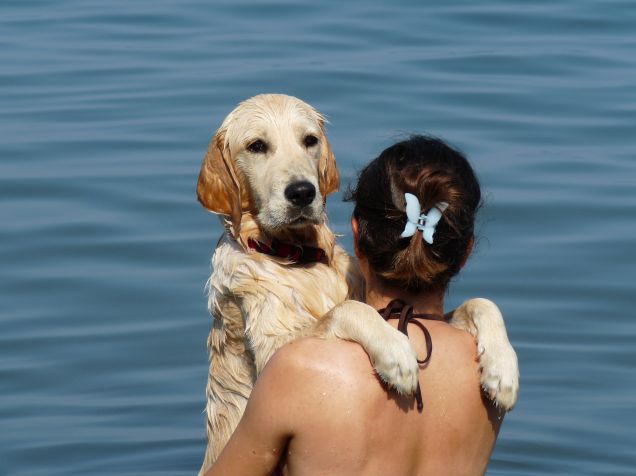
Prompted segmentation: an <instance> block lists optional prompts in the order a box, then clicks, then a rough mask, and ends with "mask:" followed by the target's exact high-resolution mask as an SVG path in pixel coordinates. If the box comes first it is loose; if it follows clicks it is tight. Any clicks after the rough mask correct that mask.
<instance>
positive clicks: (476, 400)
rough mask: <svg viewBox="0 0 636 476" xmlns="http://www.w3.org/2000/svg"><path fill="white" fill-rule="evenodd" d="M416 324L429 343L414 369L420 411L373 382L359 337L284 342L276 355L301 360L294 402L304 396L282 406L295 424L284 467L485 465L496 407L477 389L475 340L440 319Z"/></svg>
mask: <svg viewBox="0 0 636 476" xmlns="http://www.w3.org/2000/svg"><path fill="white" fill-rule="evenodd" d="M422 323H423V324H425V325H426V327H427V328H428V329H429V331H430V333H431V336H432V340H433V348H434V351H433V354H432V358H431V361H430V362H429V364H428V365H427V366H426V367H424V368H423V369H422V370H421V372H420V385H421V389H422V396H423V400H424V409H423V411H422V412H421V413H420V412H418V410H417V408H416V405H415V401H414V399H413V398H412V397H401V396H399V395H397V394H395V392H389V391H387V390H386V389H385V388H384V387H383V386H382V385H381V384H380V382H379V381H378V379H377V377H376V375H375V374H374V372H373V368H372V366H371V364H370V362H369V358H368V356H367V355H366V353H364V351H363V350H362V348H360V346H358V345H357V344H354V343H350V342H344V341H338V340H331V341H324V340H317V339H303V340H301V341H297V342H294V343H292V344H290V345H289V346H288V347H287V348H285V349H284V350H283V355H281V356H280V357H282V358H283V359H284V360H286V361H288V362H289V361H292V362H295V364H293V365H294V366H296V365H297V366H299V367H302V368H303V369H304V371H302V370H300V371H301V373H302V374H304V377H301V379H302V380H303V381H301V382H297V385H296V391H297V392H300V393H302V394H303V398H298V397H299V396H298V394H296V396H295V398H294V401H296V402H298V401H300V402H303V401H304V402H305V403H306V406H304V405H301V408H295V409H290V411H292V412H298V413H297V421H298V425H299V428H298V431H297V432H294V433H295V435H294V436H293V437H292V438H291V440H290V442H289V444H288V446H287V448H286V457H285V474H289V475H296V474H299V475H300V474H302V475H319V474H330V475H357V474H359V475H376V474H377V475H382V476H386V475H389V474H390V475H405V476H406V475H427V474H430V475H439V474H445V475H452V474H458V475H459V474H483V473H484V472H485V470H486V466H487V463H488V460H489V457H490V454H491V452H492V449H493V447H494V443H495V439H496V435H497V432H498V430H499V426H500V424H501V417H502V415H503V414H499V412H497V411H495V409H493V408H492V406H491V404H490V403H489V402H488V401H487V400H485V399H483V398H482V394H481V390H480V387H479V368H478V365H477V362H476V353H475V352H476V350H475V343H474V341H473V339H472V337H471V336H470V335H468V334H466V333H463V332H461V331H458V330H456V329H453V328H452V327H450V326H448V325H447V324H445V323H441V322H431V321H422ZM393 324H394V325H397V324H396V323H395V321H393ZM409 334H410V336H411V337H410V338H411V341H412V343H413V345H414V347H415V348H416V349H417V351H418V354H419V355H420V356H423V355H425V354H426V348H425V341H424V338H423V335H422V332H421V331H420V330H419V329H418V328H417V327H416V326H414V325H411V326H409ZM432 389H435V390H434V391H433V390H432ZM302 407H304V408H302Z"/></svg>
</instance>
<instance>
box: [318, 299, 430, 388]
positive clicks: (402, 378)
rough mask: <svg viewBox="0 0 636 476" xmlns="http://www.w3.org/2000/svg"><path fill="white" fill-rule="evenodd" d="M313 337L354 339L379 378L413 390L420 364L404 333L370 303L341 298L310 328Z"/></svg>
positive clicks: (396, 386) (395, 385)
mask: <svg viewBox="0 0 636 476" xmlns="http://www.w3.org/2000/svg"><path fill="white" fill-rule="evenodd" d="M309 334H310V335H313V336H315V337H323V338H327V337H338V338H340V339H345V340H350V341H353V342H357V343H359V344H360V345H362V347H363V348H364V350H365V351H366V352H367V354H369V358H370V359H371V363H372V364H373V367H374V368H375V370H376V372H377V373H378V375H379V376H380V378H381V379H382V380H383V381H384V382H385V383H386V384H387V385H389V386H390V387H392V388H395V389H396V390H397V391H398V392H399V393H401V394H405V395H411V394H413V393H415V389H416V388H417V382H418V374H419V366H418V363H417V356H416V354H415V350H414V349H413V347H411V343H410V342H409V339H408V337H407V336H405V335H404V334H402V333H401V332H400V331H398V330H397V329H395V328H394V327H392V326H391V325H390V324H388V323H387V322H386V321H385V320H384V319H383V318H382V316H380V315H379V314H378V312H377V311H376V310H375V309H373V308H372V307H371V306H369V305H367V304H364V303H361V302H358V301H351V300H349V301H344V302H343V303H341V304H339V305H337V306H336V307H334V308H333V309H332V310H331V311H329V312H328V313H327V314H326V315H325V316H323V317H322V318H320V319H319V320H318V321H317V323H316V324H315V325H314V326H313V327H312V328H311V329H310V330H309Z"/></svg>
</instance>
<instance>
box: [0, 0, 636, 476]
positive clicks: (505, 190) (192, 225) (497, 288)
mask: <svg viewBox="0 0 636 476" xmlns="http://www.w3.org/2000/svg"><path fill="white" fill-rule="evenodd" d="M634 25H636V3H635V2H633V1H630V0H604V1H593V0H577V1H574V0H556V1H545V0H539V1H530V0H526V1H520V0H512V1H504V0H485V1H482V2H473V1H467V0H464V1H458V2H441V1H432V2H418V1H407V0H401V1H393V2H388V1H385V2H380V1H367V2H339V1H335V0H323V1H320V2H293V1H290V0H280V1H276V2H271V3H269V2H260V1H257V0H251V1H246V0H236V1H230V0H221V1H215V2H204V1H197V0H186V1H176V0H154V1H150V0H136V1H124V0H110V1H95V0H58V1H56V2H50V1H44V0H3V1H2V2H1V3H0V474H6V475H25V476H37V475H47V476H50V475H74V474H93V475H114V474H117V475H145V474H148V475H150V474H153V475H181V474H183V475H186V474H194V473H195V472H196V471H197V470H198V468H199V465H200V462H201V460H202V457H203V450H204V444H205V443H204V417H203V414H202V411H203V408H204V399H205V395H204V387H205V381H206V371H207V356H206V349H205V340H206V336H207V333H208V331H209V328H210V324H211V320H210V318H209V316H208V315H207V311H206V307H205V297H204V292H203V285H204V283H205V280H206V278H207V276H208V274H209V258H210V255H211V253H212V250H213V248H214V245H215V243H216V240H217V237H218V235H219V233H220V229H219V226H218V222H217V220H216V219H214V218H213V217H212V216H211V215H210V214H208V213H205V212H204V210H203V209H202V208H201V207H200V206H199V204H198V203H197V201H196V199H195V193H194V190H195V182H196V178H197V175H198V169H199V167H200V163H201V161H202V158H203V155H204V153H205V150H206V147H207V142H208V140H209V139H210V137H211V135H212V133H213V132H214V130H215V128H216V127H217V126H218V125H219V124H220V122H221V121H222V119H223V117H224V116H225V115H226V114H227V113H228V112H229V111H230V110H231V109H232V108H233V107H234V106H235V105H236V103H237V102H238V101H240V100H242V99H244V98H247V97H250V96H252V95H254V94H257V93H261V92H282V93H287V94H291V95H295V96H298V97H300V98H302V99H304V100H306V101H307V102H309V103H310V104H312V105H314V106H315V107H317V108H318V109H319V110H320V111H322V112H323V113H324V114H326V115H327V116H328V118H329V120H330V127H329V137H330V140H331V144H332V146H333V149H334V151H335V153H336V157H337V160H338V163H339V166H340V169H341V172H342V176H343V182H344V183H345V184H346V183H348V182H351V181H352V180H354V179H355V176H356V172H357V171H358V170H359V169H360V168H361V166H362V165H363V164H365V163H366V162H367V161H369V160H370V159H371V158H373V157H374V156H375V155H376V154H377V153H378V152H379V151H380V150H382V149H383V148H384V147H386V146H387V145H389V144H390V143H392V142H393V141H394V140H395V139H397V138H401V137H404V135H405V134H408V133H410V132H422V131H428V132H430V133H433V134H436V135H439V136H441V137H443V138H445V139H447V140H448V141H450V142H451V143H452V144H454V145H456V146H458V147H460V148H461V149H462V150H463V151H464V152H466V154H467V155H468V156H469V157H470V158H471V159H472V161H473V163H474V165H475V168H476V169H477V172H478V174H479V176H480V179H481V181H482V183H483V186H484V189H485V191H486V199H487V200H486V206H485V207H484V209H483V211H482V215H481V219H480V226H479V236H480V239H479V241H478V245H477V250H476V253H475V255H474V256H473V259H472V261H471V262H470V263H469V265H468V266H467V268H466V269H465V271H464V273H463V274H462V276H461V277H460V278H459V279H458V280H457V282H456V283H455V284H454V285H453V287H452V289H451V291H450V294H449V303H450V304H458V303H459V302H461V301H462V300H464V299H466V298H469V297H472V296H485V297H489V298H491V299H494V300H495V301H496V302H497V303H498V304H499V305H500V307H501V308H502V310H503V312H504V315H505V316H506V319H507V324H508V329H509V334H510V338H511V340H512V342H513V344H514V345H515V347H516V349H517V351H518V354H519V358H520V364H521V372H522V391H521V397H520V400H519V403H518V406H517V408H516V409H515V410H514V411H513V412H512V413H511V414H509V415H508V417H507V418H506V421H505V423H504V426H503V429H502V431H501V434H500V437H499V441H498V444H497V447H496V450H495V452H494V454H493V458H492V462H491V465H490V468H489V474H492V475H519V476H520V475H540V474H559V475H567V474H572V475H584V474H594V475H596V474H598V475H601V474H602V475H610V474H611V475H620V474H625V475H627V474H636V430H635V429H634V427H635V426H636V375H635V370H634V369H635V366H636V346H635V345H634V342H635V340H636V322H635V321H634V305H635V304H636V285H635V278H636V251H635V245H636V238H635V237H636V220H635V219H636V28H635V27H634ZM350 211H351V210H350V204H345V203H342V201H341V194H337V195H335V196H332V197H331V198H330V201H329V213H330V217H331V223H332V225H333V227H334V229H335V230H336V231H338V232H339V233H342V234H344V235H345V236H344V237H343V239H342V241H343V243H344V244H345V245H346V246H347V247H348V248H349V249H351V241H350V236H349V232H348V219H349V215H350Z"/></svg>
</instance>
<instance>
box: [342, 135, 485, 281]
mask: <svg viewBox="0 0 636 476" xmlns="http://www.w3.org/2000/svg"><path fill="white" fill-rule="evenodd" d="M405 192H409V193H412V194H413V195H415V196H416V197H417V198H418V199H419V202H420V206H421V209H422V213H428V211H429V210H430V209H431V208H432V207H434V206H435V204H437V203H438V202H447V203H448V208H447V209H446V210H445V211H444V212H443V214H442V218H441V220H440V221H439V223H438V224H437V228H436V231H435V236H434V240H433V244H428V243H426V242H425V241H424V240H423V239H422V232H421V231H419V230H417V231H416V233H415V234H414V235H413V236H411V237H409V238H401V237H400V235H401V233H402V231H404V226H405V224H406V220H407V219H406V213H405V199H404V193H405ZM345 200H349V201H354V202H355V208H354V211H353V216H354V217H355V218H356V219H357V220H358V231H359V233H358V235H359V236H358V243H357V246H358V249H359V250H360V251H361V252H362V254H364V256H365V257H366V258H367V259H368V262H369V265H370V266H371V269H372V271H373V272H375V273H376V274H377V275H378V276H379V277H380V279H381V280H382V281H383V282H384V283H385V284H386V285H389V286H392V287H401V288H403V289H405V290H407V291H409V292H413V293H418V292H421V291H424V290H432V289H445V288H446V286H447V285H448V282H449V281H450V279H451V278H452V277H453V276H454V275H456V274H457V273H458V272H459V270H460V268H461V265H462V263H463V262H464V260H465V258H466V253H467V250H468V247H469V244H470V242H471V240H472V239H473V234H474V222H475V213H476V211H477V209H478V208H479V205H480V202H481V191H480V188H479V182H478V180H477V177H476V176H475V173H474V172H473V169H472V167H471V166H470V164H469V163H468V160H466V157H464V155H463V154H462V153H461V152H459V151H457V150H455V149H453V148H452V147H450V146H448V145H447V144H445V143H444V142H443V141H441V140H439V139H436V138H433V137H428V136H422V135H417V136H413V137H411V138H410V139H409V140H405V141H402V142H399V143H397V144H395V145H392V146H391V147H389V148H388V149H386V150H384V151H383V152H382V153H381V154H380V156H379V157H378V158H376V159H375V160H374V161H373V162H371V163H370V164H369V165H367V166H366V167H365V168H364V169H363V170H362V172H361V173H360V176H359V178H358V184H357V185H356V187H355V188H354V189H350V190H349V191H348V193H347V196H346V198H345Z"/></svg>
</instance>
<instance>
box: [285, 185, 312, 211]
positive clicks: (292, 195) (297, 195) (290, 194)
mask: <svg viewBox="0 0 636 476" xmlns="http://www.w3.org/2000/svg"><path fill="white" fill-rule="evenodd" d="M315 197H316V187H314V186H313V185H312V184H311V183H309V182H307V181H303V182H294V183H292V184H290V185H288V186H287V188H286V189H285V198H287V200H289V201H290V202H292V203H293V204H294V205H296V206H297V207H305V206H307V205H309V204H310V203H311V202H313V200H314V198H315Z"/></svg>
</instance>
